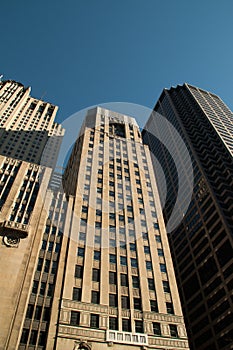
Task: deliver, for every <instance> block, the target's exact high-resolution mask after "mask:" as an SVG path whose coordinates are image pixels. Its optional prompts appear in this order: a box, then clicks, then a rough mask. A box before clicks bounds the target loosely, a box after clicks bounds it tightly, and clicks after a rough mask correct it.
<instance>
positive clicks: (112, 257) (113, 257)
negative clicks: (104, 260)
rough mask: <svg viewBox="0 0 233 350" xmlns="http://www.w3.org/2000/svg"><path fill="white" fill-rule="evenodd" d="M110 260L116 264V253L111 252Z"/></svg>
mask: <svg viewBox="0 0 233 350" xmlns="http://www.w3.org/2000/svg"><path fill="white" fill-rule="evenodd" d="M109 262H110V263H111V264H116V255H115V254H109Z"/></svg>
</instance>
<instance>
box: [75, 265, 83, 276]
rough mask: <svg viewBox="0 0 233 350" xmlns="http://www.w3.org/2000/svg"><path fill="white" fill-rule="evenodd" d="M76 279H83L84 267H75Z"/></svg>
mask: <svg viewBox="0 0 233 350" xmlns="http://www.w3.org/2000/svg"><path fill="white" fill-rule="evenodd" d="M74 277H76V278H83V266H80V265H76V266H75V274H74Z"/></svg>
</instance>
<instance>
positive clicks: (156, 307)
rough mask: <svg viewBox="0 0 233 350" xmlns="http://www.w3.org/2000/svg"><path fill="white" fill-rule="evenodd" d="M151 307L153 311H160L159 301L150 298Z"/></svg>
mask: <svg viewBox="0 0 233 350" xmlns="http://www.w3.org/2000/svg"><path fill="white" fill-rule="evenodd" d="M150 309H151V311H152V312H158V311H159V310H158V303H157V301H156V300H150Z"/></svg>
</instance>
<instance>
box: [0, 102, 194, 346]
mask: <svg viewBox="0 0 233 350" xmlns="http://www.w3.org/2000/svg"><path fill="white" fill-rule="evenodd" d="M14 152H15V150H14ZM35 163H36V162H35ZM35 163H33V162H31V163H29V162H28V161H22V160H20V159H15V158H9V155H8V157H5V156H1V170H0V171H1V173H2V176H3V181H2V182H4V181H6V182H5V183H4V186H5V187H4V186H3V192H2V194H3V201H2V209H1V212H0V214H1V217H0V218H1V223H2V229H1V236H2V245H1V246H0V251H1V255H0V256H1V264H0V266H1V269H2V271H1V276H2V279H1V281H0V287H1V292H2V293H1V296H2V300H1V311H2V312H1V313H0V322H1V329H2V332H1V335H0V337H1V339H0V343H1V344H3V346H4V348H6V349H21V350H23V349H41V350H42V349H92V350H99V349H107V348H108V347H112V348H113V349H122V350H125V349H132V350H136V349H141V348H144V349H146V348H150V349H161V350H162V349H165V348H166V349H179V350H181V349H188V341H187V336H186V331H185V327H184V322H183V316H182V311H181V305H180V300H179V296H178V292H177V286H176V281H175V277H174V271H173V266H172V261H171V256H170V251H169V246H168V241H167V235H166V231H165V228H164V222H163V216H162V211H161V207H160V202H159V199H158V191H157V187H156V182H155V178H154V173H153V168H152V163H151V160H150V155H149V149H148V147H147V146H144V145H143V143H142V139H141V134H140V131H139V128H138V126H137V124H136V122H135V120H134V119H133V118H130V117H127V116H124V115H121V114H118V113H114V112H111V111H108V110H105V109H102V108H99V107H97V108H95V109H93V110H90V111H89V112H88V114H87V116H86V118H85V121H84V123H83V126H82V129H81V131H80V136H79V138H78V140H77V141H76V143H75V145H74V148H73V151H72V154H71V156H70V159H69V161H68V164H67V167H66V170H65V172H64V175H63V188H64V191H62V190H61V189H59V190H55V189H57V188H58V186H57V181H55V182H54V184H53V189H51V188H49V187H48V184H49V180H50V175H51V169H50V168H49V167H45V166H41V165H38V164H35ZM39 175H40V182H39V181H38V180H39V178H38V176H39ZM40 184H41V185H40ZM4 189H6V192H4ZM4 193H5V194H4ZM27 211H28V212H27ZM25 219H26V221H24V220H25Z"/></svg>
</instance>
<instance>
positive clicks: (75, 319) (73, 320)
mask: <svg viewBox="0 0 233 350" xmlns="http://www.w3.org/2000/svg"><path fill="white" fill-rule="evenodd" d="M79 321H80V313H79V312H78V311H71V315H70V324H71V325H72V326H78V325H79Z"/></svg>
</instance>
